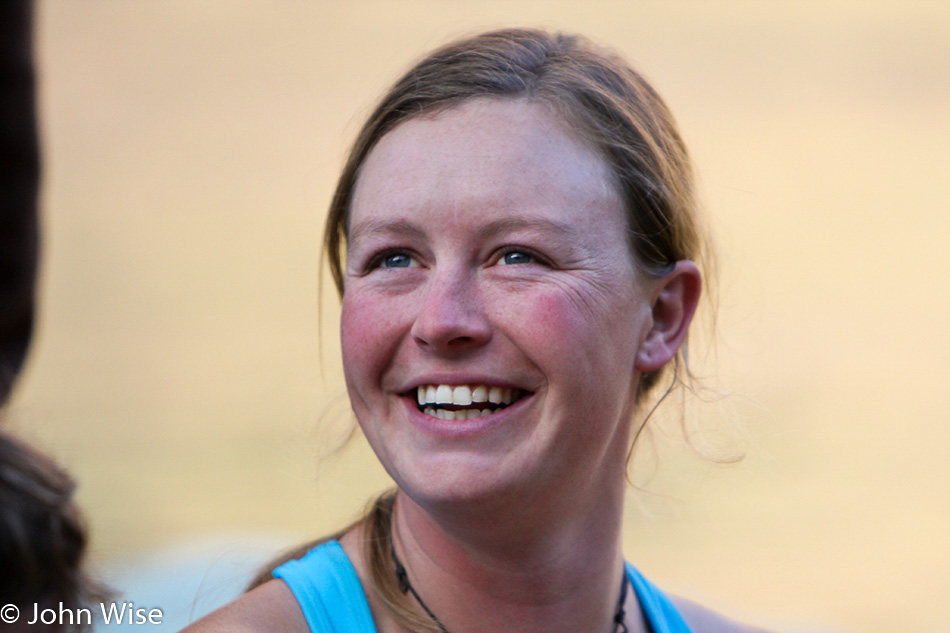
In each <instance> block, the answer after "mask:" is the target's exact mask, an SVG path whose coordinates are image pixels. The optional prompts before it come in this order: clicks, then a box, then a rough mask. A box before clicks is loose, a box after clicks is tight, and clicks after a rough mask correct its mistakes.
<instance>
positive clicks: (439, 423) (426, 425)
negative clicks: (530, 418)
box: [400, 382, 534, 438]
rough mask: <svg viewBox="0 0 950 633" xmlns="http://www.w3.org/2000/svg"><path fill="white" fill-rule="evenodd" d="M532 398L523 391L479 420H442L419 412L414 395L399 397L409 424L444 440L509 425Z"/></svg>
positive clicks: (425, 383) (495, 383) (493, 384)
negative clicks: (504, 405) (519, 395)
mask: <svg viewBox="0 0 950 633" xmlns="http://www.w3.org/2000/svg"><path fill="white" fill-rule="evenodd" d="M420 384H424V385H427V384H434V383H428V382H424V383H420ZM435 384H460V385H464V384H472V383H465V382H459V383H451V382H449V383H435ZM475 384H486V383H475ZM491 384H492V386H499V387H500V386H502V384H500V383H497V382H492V383H491ZM533 397H534V392H532V391H527V390H524V392H523V395H522V397H521V398H519V399H518V400H516V401H515V402H513V403H511V404H510V405H508V406H507V407H505V408H504V409H500V410H499V411H496V412H494V413H491V414H489V415H484V416H482V417H479V418H473V419H471V420H443V419H441V418H436V417H433V416H431V415H427V414H425V413H423V412H422V411H420V410H419V406H418V405H417V403H416V400H415V395H414V394H413V395H412V397H410V396H407V395H402V396H400V399H401V400H402V402H403V404H404V405H405V407H406V413H407V415H408V417H409V420H410V422H412V423H413V424H414V425H415V426H416V427H418V428H420V429H422V430H423V431H424V432H425V433H426V434H429V435H434V436H436V437H445V438H463V437H469V436H474V435H479V434H482V433H486V432H489V431H491V430H492V429H494V428H496V427H500V426H505V425H506V424H509V423H511V421H512V418H514V417H515V416H518V415H520V413H521V410H522V409H524V408H525V407H527V406H529V405H530V403H531V400H532V398H533Z"/></svg>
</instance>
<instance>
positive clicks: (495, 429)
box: [341, 99, 698, 630]
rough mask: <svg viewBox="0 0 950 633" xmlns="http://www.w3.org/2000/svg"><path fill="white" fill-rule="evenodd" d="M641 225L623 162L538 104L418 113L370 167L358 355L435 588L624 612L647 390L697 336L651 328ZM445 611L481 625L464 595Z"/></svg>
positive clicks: (402, 543)
mask: <svg viewBox="0 0 950 633" xmlns="http://www.w3.org/2000/svg"><path fill="white" fill-rule="evenodd" d="M626 231H627V223H626V219H625V216H624V212H623V207H622V204H621V200H620V197H619V195H618V193H617V190H616V187H615V186H614V184H613V182H612V180H611V176H610V174H609V172H608V170H607V167H606V165H605V163H604V161H603V160H601V159H600V157H599V156H598V155H597V154H595V153H594V152H593V151H592V150H591V149H589V148H588V147H587V146H585V145H584V144H583V143H582V142H580V141H579V140H577V139H576V138H574V137H573V136H571V135H570V134H569V133H568V132H567V131H566V129H565V128H564V126H563V125H562V124H561V122H560V121H559V120H558V119H556V118H555V117H554V116H553V115H552V114H551V113H550V112H549V111H548V110H547V109H546V108H545V107H544V106H542V105H539V104H535V103H531V102H529V101H524V100H497V99H482V100H474V101H470V102H467V103H465V104H462V105H461V106H457V107H455V108H452V109H449V110H447V111H444V112H441V113H438V114H435V115H432V116H421V117H416V118H414V119H411V120H409V121H408V122H405V123H403V124H401V125H399V126H398V127H397V128H396V129H395V130H394V131H392V132H390V133H389V134H387V135H386V136H385V137H383V139H381V141H380V142H379V143H378V145H377V146H376V147H375V148H374V149H373V150H372V152H371V153H370V155H369V157H368V158H367V160H366V162H365V163H364V165H363V168H362V170H361V173H360V177H359V180H358V183H357V186H356V191H355V196H354V199H353V204H352V208H351V215H350V218H349V224H348V249H347V254H346V256H347V257H346V277H345V290H344V295H343V311H342V317H341V330H342V345H343V357H344V369H345V374H346V380H347V386H348V390H349V395H350V399H351V401H352V404H353V409H354V411H355V413H356V416H357V418H358V420H359V422H360V425H361V427H362V429H363V431H364V433H365V435H366V436H367V438H368V439H369V441H370V443H371V445H372V446H373V448H374V450H375V451H376V453H377V455H378V456H379V459H380V460H381V462H382V463H383V465H384V466H385V467H386V470H387V471H388V472H389V473H390V475H391V476H392V477H393V478H394V479H395V480H396V482H397V483H398V484H399V486H400V490H401V491H402V492H403V493H404V494H402V495H401V496H400V500H399V502H398V503H397V506H396V532H397V534H396V536H397V539H396V540H397V546H398V547H399V548H400V549H403V550H405V551H404V557H405V558H406V559H407V562H408V565H409V566H410V568H413V569H415V570H417V571H418V572H419V573H418V575H419V577H421V578H423V581H421V582H422V584H423V585H425V586H424V587H422V588H420V589H424V590H425V591H426V592H427V594H426V595H429V596H433V597H434V599H435V597H436V596H438V593H439V592H438V588H443V589H444V588H448V587H451V586H452V585H453V583H454V584H456V585H458V584H459V581H458V579H459V578H464V579H466V580H465V582H464V583H462V584H465V585H466V586H465V587H464V589H463V590H464V591H466V592H467V593H468V594H469V595H472V596H474V594H473V593H472V592H473V591H474V592H484V593H485V594H486V595H487V596H492V595H494V596H495V597H496V598H497V597H500V596H501V595H502V594H504V596H505V599H506V600H509V601H513V602H516V603H517V602H519V601H527V600H530V599H531V598H533V599H535V600H537V599H541V600H542V601H554V602H556V601H558V600H560V601H561V604H560V606H559V607H557V608H555V609H554V612H558V613H560V614H561V617H568V618H570V615H573V616H574V617H580V619H581V620H582V621H585V622H591V621H597V620H598V619H599V620H600V621H604V622H607V621H608V620H609V614H610V612H612V610H613V609H614V608H615V601H616V595H617V592H618V591H619V579H620V576H621V572H620V568H621V567H620V566H621V561H622V558H621V553H620V544H619V531H620V529H619V528H620V523H619V522H620V515H621V511H622V497H623V491H624V465H625V460H626V454H627V450H628V446H629V433H630V425H631V419H632V415H633V411H634V408H635V401H634V394H635V393H636V386H637V382H638V380H639V376H640V374H641V372H642V371H650V370H653V369H657V368H658V367H660V366H662V364H664V363H665V362H666V361H667V360H669V357H670V356H671V355H672V353H675V349H676V345H678V342H676V341H674V342H673V343H672V347H671V346H670V344H669V343H670V342H669V341H668V340H667V338H668V337H666V338H664V335H663V331H662V328H659V334H658V333H657V330H658V328H656V327H655V323H654V316H655V314H656V309H655V304H656V303H657V300H658V298H660V297H661V296H662V294H663V293H664V292H665V291H666V290H667V285H668V282H669V279H656V278H653V277H651V276H649V275H647V274H645V273H643V272H642V271H641V270H640V269H639V268H638V266H637V264H636V263H635V260H634V258H633V255H632V253H631V250H630V246H629V243H628V241H627V239H626ZM684 266H685V268H686V269H688V270H687V273H686V277H688V278H690V279H692V280H693V282H695V283H694V285H697V287H698V275H697V274H696V273H695V267H694V266H693V267H692V268H690V266H692V265H691V264H690V263H685V264H684ZM676 276H677V277H679V276H682V275H676ZM690 313H691V312H690ZM687 322H688V319H687ZM671 350H672V351H671ZM420 384H423V385H425V384H450V385H464V384H487V385H497V386H504V387H511V388H516V389H518V390H520V391H521V393H523V394H524V395H523V397H522V398H521V399H520V400H518V401H516V402H515V403H514V404H512V405H511V406H510V407H508V408H507V409H504V410H503V411H501V412H498V413H495V414H492V415H490V416H487V417H483V418H478V419H475V420H468V421H445V420H439V419H436V418H433V417H432V416H429V415H426V414H425V413H423V412H421V411H420V410H419V408H418V407H417V406H416V402H415V388H416V387H417V386H418V385H420ZM344 545H346V542H344ZM476 551H477V554H476V555H474V556H473V554H474V552H476ZM354 554H355V552H354ZM473 558H477V559H478V560H477V561H473V560H472V559H473ZM595 561H596V562H595ZM564 563H568V564H569V565H573V564H574V563H576V564H577V566H578V567H579V570H578V571H577V573H575V574H573V575H572V576H571V577H570V578H564V579H562V582H553V583H549V584H550V585H551V586H547V587H543V588H541V587H538V586H536V583H533V582H528V583H524V582H522V584H524V585H525V586H524V587H523V591H524V593H523V594H519V593H518V591H517V590H513V589H512V588H511V587H510V586H506V585H509V583H505V582H502V583H499V575H500V576H501V577H506V578H508V579H509V580H512V581H518V580H521V581H524V580H525V576H526V574H527V573H528V572H529V571H531V572H533V573H542V574H546V573H547V569H548V568H549V567H550V568H553V567H555V566H557V565H564ZM485 567H491V568H492V570H493V573H485V570H484V568H485ZM424 568H425V571H423V569H424ZM578 583H582V584H584V586H585V587H586V588H587V590H588V591H591V592H596V593H597V595H599V596H602V598H600V599H598V600H594V601H588V602H587V605H586V609H585V610H581V611H580V612H576V609H575V607H576V603H575V602H574V601H573V600H567V599H564V598H565V596H566V595H567V594H569V593H571V592H572V591H573V590H574V589H575V588H576V586H577V584H578ZM511 584H517V582H513V583H511ZM501 587H505V588H504V590H502V589H501ZM539 592H540V593H539ZM545 592H546V593H545ZM575 597H576V596H575ZM585 597H587V596H585ZM457 602H458V601H456V603H457ZM470 604H477V601H476V602H473V603H470ZM445 609H446V610H445V611H443V613H445V614H446V617H448V618H449V619H450V620H451V619H452V618H453V616H457V617H459V618H460V619H462V618H464V616H465V611H466V606H465V605H460V604H455V605H453V606H448V605H445ZM572 609H573V610H574V611H575V612H574V613H573V614H571V610H572ZM595 614H596V615H595ZM469 615H471V614H469ZM506 617H507V618H508V620H507V626H508V627H509V628H508V630H516V629H513V628H510V627H511V624H512V620H511V614H507V615H506ZM482 618H483V620H484V615H483V616H482ZM497 624H498V623H496V625H497ZM485 626H486V630H490V626H491V624H490V622H489V623H486V625H485ZM583 630H589V628H585V629H583Z"/></svg>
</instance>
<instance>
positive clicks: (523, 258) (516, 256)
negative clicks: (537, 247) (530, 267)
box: [503, 251, 534, 264]
mask: <svg viewBox="0 0 950 633" xmlns="http://www.w3.org/2000/svg"><path fill="white" fill-rule="evenodd" d="M503 260H504V262H505V263H506V264H530V263H532V262H533V261H534V257H533V256H532V255H531V253H526V252H524V251H509V252H507V253H505V256H504V258H503Z"/></svg>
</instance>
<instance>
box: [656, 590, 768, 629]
mask: <svg viewBox="0 0 950 633" xmlns="http://www.w3.org/2000/svg"><path fill="white" fill-rule="evenodd" d="M669 598H670V601H671V602H673V604H674V605H676V608H677V610H679V612H680V615H682V616H683V619H684V620H686V624H688V625H689V628H690V629H691V630H692V631H693V633H770V631H768V630H767V629H763V628H760V627H757V626H752V625H749V624H745V623H742V622H737V621H736V620H733V619H731V618H727V617H726V616H724V615H722V614H719V613H716V612H715V611H713V610H712V609H708V608H706V607H704V606H702V605H700V604H696V603H695V602H693V601H692V600H687V599H686V598H681V597H680V596H675V595H669Z"/></svg>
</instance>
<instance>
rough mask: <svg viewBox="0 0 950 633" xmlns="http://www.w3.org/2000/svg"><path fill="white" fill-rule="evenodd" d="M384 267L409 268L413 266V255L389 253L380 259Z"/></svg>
mask: <svg viewBox="0 0 950 633" xmlns="http://www.w3.org/2000/svg"><path fill="white" fill-rule="evenodd" d="M380 265H381V266H382V267H383V268H409V267H410V266H412V257H410V256H409V255H407V254H406V253H389V254H388V255H384V256H383V258H382V260H381V261H380Z"/></svg>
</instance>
